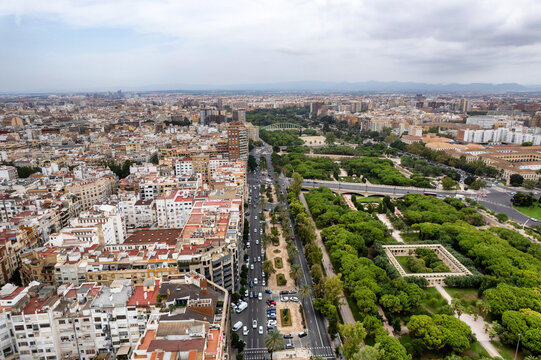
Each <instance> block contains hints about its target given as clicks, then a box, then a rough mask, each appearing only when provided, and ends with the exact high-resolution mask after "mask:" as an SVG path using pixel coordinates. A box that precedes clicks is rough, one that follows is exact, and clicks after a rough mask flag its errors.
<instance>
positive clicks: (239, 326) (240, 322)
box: [231, 321, 242, 331]
mask: <svg viewBox="0 0 541 360" xmlns="http://www.w3.org/2000/svg"><path fill="white" fill-rule="evenodd" d="M241 327H242V321H237V322H236V323H235V325H233V328H232V329H231V330H233V331H238V330H239V329H240V328H241Z"/></svg>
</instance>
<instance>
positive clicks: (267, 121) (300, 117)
mask: <svg viewBox="0 0 541 360" xmlns="http://www.w3.org/2000/svg"><path fill="white" fill-rule="evenodd" d="M309 113H310V108H309V107H307V106H303V107H297V106H289V107H284V108H281V109H254V110H251V111H248V112H246V121H248V122H251V123H252V124H254V125H257V126H267V125H271V124H277V123H293V124H299V125H301V126H303V127H305V126H306V125H307V121H306V120H305V118H306V117H307V116H308V114H309Z"/></svg>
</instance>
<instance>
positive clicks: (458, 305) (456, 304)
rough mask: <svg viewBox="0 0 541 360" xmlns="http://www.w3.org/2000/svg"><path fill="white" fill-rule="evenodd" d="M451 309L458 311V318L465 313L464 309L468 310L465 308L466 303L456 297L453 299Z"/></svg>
mask: <svg viewBox="0 0 541 360" xmlns="http://www.w3.org/2000/svg"><path fill="white" fill-rule="evenodd" d="M451 309H452V310H453V311H454V312H456V314H457V315H458V318H459V319H460V316H462V314H463V313H464V311H465V310H466V309H465V308H464V304H462V302H461V301H459V300H456V299H453V301H451Z"/></svg>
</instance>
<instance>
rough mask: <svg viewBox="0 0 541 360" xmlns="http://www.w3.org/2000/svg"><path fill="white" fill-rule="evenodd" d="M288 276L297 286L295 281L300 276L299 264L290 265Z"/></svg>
mask: <svg viewBox="0 0 541 360" xmlns="http://www.w3.org/2000/svg"><path fill="white" fill-rule="evenodd" d="M289 276H291V278H292V279H293V280H294V281H295V284H297V280H299V279H300V278H301V276H302V269H301V266H300V265H299V264H293V265H291V270H290V271H289Z"/></svg>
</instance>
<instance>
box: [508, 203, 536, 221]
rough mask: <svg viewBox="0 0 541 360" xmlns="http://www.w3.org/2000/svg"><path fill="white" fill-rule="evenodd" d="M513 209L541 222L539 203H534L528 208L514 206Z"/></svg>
mask: <svg viewBox="0 0 541 360" xmlns="http://www.w3.org/2000/svg"><path fill="white" fill-rule="evenodd" d="M513 207H514V208H515V209H517V210H518V211H520V212H521V213H523V214H524V215H526V216H529V217H532V218H534V219H537V220H541V206H539V203H538V202H537V201H534V203H533V205H532V206H531V207H527V206H513Z"/></svg>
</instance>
